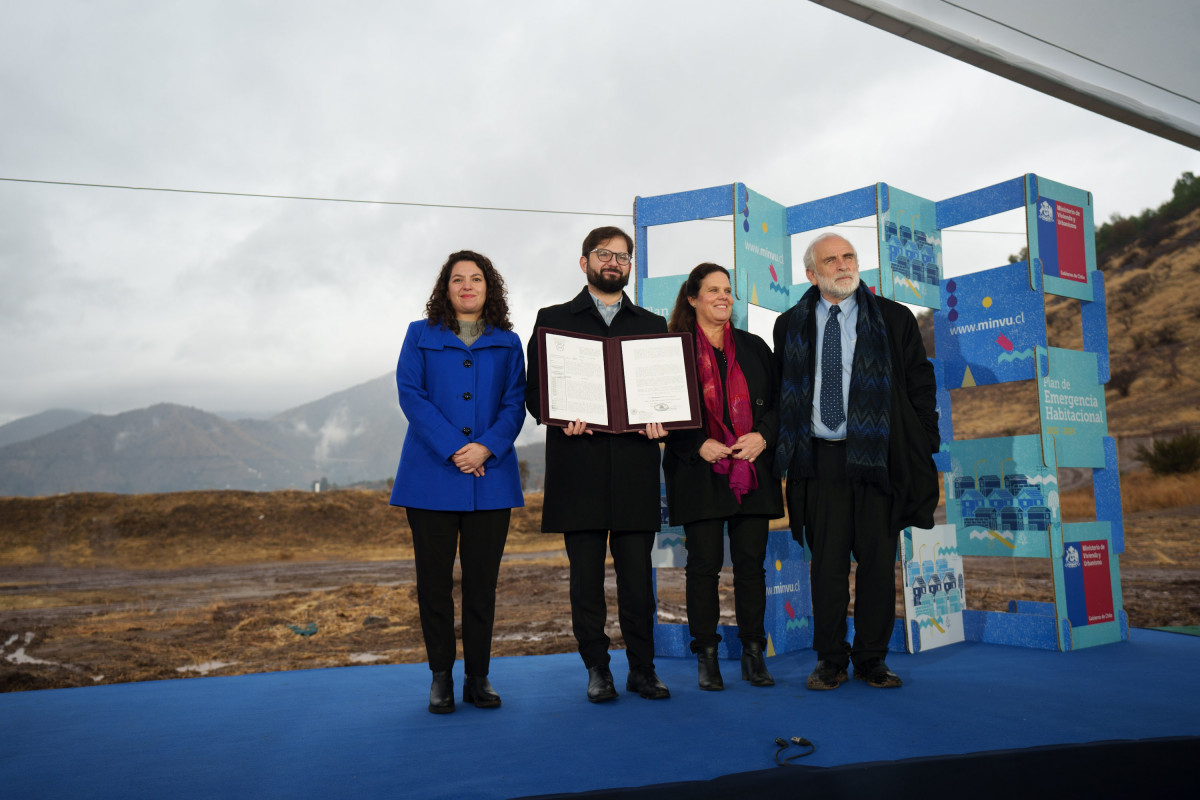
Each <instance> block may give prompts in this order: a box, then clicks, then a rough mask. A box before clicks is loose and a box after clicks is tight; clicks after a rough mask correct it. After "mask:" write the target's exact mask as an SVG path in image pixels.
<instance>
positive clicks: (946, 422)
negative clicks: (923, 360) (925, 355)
mask: <svg viewBox="0 0 1200 800" xmlns="http://www.w3.org/2000/svg"><path fill="white" fill-rule="evenodd" d="M929 363H930V364H932V365H933V375H934V379H935V380H936V381H937V395H936V396H937V405H936V407H935V410H936V411H937V415H938V437H939V438H940V439H941V440H942V444H941V447H940V449H939V450H938V452H936V453H934V454H933V464H934V466H936V467H937V470H938V472H949V471H950V442H952V441H954V414H953V413H952V412H951V410H950V401H951V397H950V387H949V386H948V385H947V384H946V375H945V365H944V364H942V361H941V359H939V358H931V359H929Z"/></svg>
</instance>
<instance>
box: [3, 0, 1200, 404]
mask: <svg viewBox="0 0 1200 800" xmlns="http://www.w3.org/2000/svg"><path fill="white" fill-rule="evenodd" d="M1114 1H1115V0H1114ZM1084 22H1086V20H1084ZM1131 46H1137V43H1133V44H1132V45H1131ZM1146 47H1148V48H1152V47H1153V42H1147V43H1146ZM1181 66H1182V65H1181ZM1189 68H1191V69H1197V68H1198V65H1197V64H1192V65H1191V66H1190V67H1189ZM0 108H2V109H3V123H2V124H0V178H24V179H37V180H45V181H63V182H78V183H95V184H119V185H125V186H148V187H164V188H173V189H198V190H209V191H217V192H245V193H262V194H279V195H305V196H319V197H333V198H349V199H357V200H383V201H404V202H415V203H435V204H436V203H440V204H459V205H473V206H501V207H512V208H522V209H544V210H559V211H577V212H597V213H607V214H618V215H629V214H631V210H632V205H633V198H634V197H635V196H637V195H643V196H647V195H656V194H663V193H669V192H677V191H684V190H690V189H699V188H704V187H708V186H714V185H720V184H728V183H732V182H735V181H741V182H744V183H746V184H747V185H748V186H749V187H750V188H751V189H753V190H755V191H757V192H759V193H761V194H764V195H766V196H768V197H770V198H772V199H774V200H776V201H778V202H781V203H783V204H785V205H794V204H797V203H801V202H806V201H809V200H815V199H819V198H822V197H826V196H829V195H832V194H837V193H840V192H844V191H848V190H851V189H856V188H860V187H862V186H866V185H869V184H873V183H875V182H876V181H883V182H886V183H889V184H890V185H892V186H895V187H897V188H900V189H904V190H906V191H909V192H912V193H915V194H918V195H922V196H924V197H928V198H931V199H934V200H940V199H943V198H946V197H951V196H954V195H957V194H961V193H963V192H967V191H971V190H974V189H978V188H981V187H984V186H988V185H991V184H993V183H997V182H999V181H1003V180H1007V179H1010V178H1014V177H1017V176H1019V175H1021V174H1023V173H1026V172H1034V173H1037V174H1039V175H1043V176H1045V177H1048V178H1051V179H1053V180H1056V181H1058V182H1061V183H1066V184H1069V185H1072V186H1077V187H1080V188H1083V189H1087V190H1090V191H1092V192H1093V195H1094V198H1095V209H1096V215H1095V216H1096V221H1097V224H1099V223H1100V222H1102V221H1104V220H1106V219H1108V218H1109V216H1110V215H1112V214H1113V213H1116V212H1119V213H1123V214H1131V213H1137V212H1139V211H1141V210H1142V209H1143V208H1146V207H1150V206H1157V205H1158V204H1160V203H1161V202H1163V201H1164V200H1166V199H1167V198H1168V197H1169V196H1170V191H1171V186H1172V184H1173V183H1174V181H1175V179H1176V178H1177V177H1178V176H1179V174H1180V173H1181V172H1183V171H1184V170H1191V171H1194V172H1200V154H1198V153H1196V152H1195V151H1192V150H1189V149H1187V148H1184V147H1182V146H1180V145H1175V144H1172V143H1170V142H1167V141H1165V140H1162V139H1158V138H1156V137H1154V136H1151V135H1149V134H1145V133H1141V132H1139V131H1137V130H1134V129H1132V128H1129V127H1126V126H1123V125H1121V124H1119V123H1117V122H1113V121H1111V120H1108V119H1106V118H1103V117H1099V116H1097V115H1095V114H1092V113H1090V112H1087V111H1083V110H1081V109H1077V108H1075V107H1073V106H1070V105H1067V104H1066V103H1063V102H1062V101H1059V100H1055V99H1052V98H1049V97H1045V96H1043V95H1040V94H1038V93H1036V92H1033V91H1031V90H1029V89H1025V88H1023V87H1021V86H1017V85H1015V84H1012V83H1009V82H1008V81H1006V80H1004V79H1002V78H999V77H996V76H993V75H991V74H989V73H986V72H983V71H980V70H978V69H976V68H974V67H970V66H967V65H964V64H961V63H959V62H957V61H954V60H952V59H950V58H947V57H945V56H942V55H940V54H937V53H934V52H932V51H929V50H926V49H925V48H922V47H920V46H918V45H915V44H912V43H910V42H907V41H905V40H903V39H900V38H897V37H895V36H892V35H890V34H887V33H884V32H882V31H879V30H876V29H874V28H871V27H868V26H866V25H863V24H860V23H857V22H855V21H853V20H851V19H849V18H847V17H844V16H842V15H840V14H837V13H835V12H833V11H830V10H828V9H825V8H822V7H820V6H817V5H814V4H812V3H808V2H803V1H802V0H751V1H750V2H739V3H733V2H720V3H718V2H706V1H701V2H697V1H696V0H688V1H687V2H682V1H681V2H653V1H651V0H640V2H605V3H599V2H596V3H575V2H545V3H540V2H539V3H534V2H524V3H521V2H513V3H496V2H475V1H473V0H470V1H466V2H454V3H416V2H354V1H353V0H351V1H347V0H341V2H337V3H333V2H326V3H315V2H297V1H296V0H287V1H286V2H283V1H282V0H281V1H279V2H248V1H245V0H239V1H238V2H234V1H233V0H229V1H228V2H221V1H219V0H194V1H193V2H172V1H171V0H159V1H158V2H60V1H59V0H35V1H30V2H27V1H26V0H4V2H3V4H0ZM603 224H618V225H621V226H623V227H626V228H627V229H629V230H630V232H632V221H631V220H630V219H629V218H624V219H622V218H621V217H608V216H577V215H561V214H542V213H520V212H499V211H476V210H460V209H448V208H423V207H414V206H403V205H372V204H360V203H334V202H312V201H300V200H278V199H260V198H246V197H228V196H217V195H196V194H181V193H164V192H147V191H127V190H118V189H100V188H85V187H75V186H59V185H45V184H36V183H18V182H11V181H0V375H2V376H3V378H2V380H3V389H2V391H0V423H4V422H9V421H11V420H13V419H17V418H19V417H23V416H27V415H30V414H35V413H38V412H41V411H44V410H46V409H50V408H73V409H80V410H85V411H94V412H99V413H106V414H115V413H119V412H122V411H127V410H130V409H135V408H142V407H145V406H149V405H152V404H154V403H158V402H172V403H180V404H184V405H189V406H195V407H198V408H202V409H205V410H208V411H228V410H238V411H246V412H258V413H264V412H276V411H282V410H284V409H287V408H290V407H293V406H297V405H300V404H303V403H306V402H310V401H312V400H316V399H319V398H320V397H323V396H325V395H327V394H330V393H332V392H335V391H339V390H342V389H345V388H348V387H350V386H352V385H354V384H357V383H361V382H363V381H367V380H370V379H373V378H376V377H378V376H380V375H382V374H384V373H387V372H389V371H391V370H392V369H394V366H395V358H396V355H397V353H398V351H399V347H400V342H401V338H402V336H403V331H404V328H405V326H406V325H407V323H408V322H409V321H411V320H413V319H415V318H417V317H418V316H419V315H420V314H421V311H422V308H423V306H424V303H425V300H426V299H427V297H428V295H429V291H430V289H431V287H432V281H433V278H434V275H435V273H436V270H437V269H438V267H439V266H440V265H441V263H442V262H443V261H444V259H445V257H446V256H447V254H449V253H450V252H452V251H454V250H458V249H462V248H470V249H475V250H478V251H480V252H483V253H485V254H487V255H488V256H489V257H491V258H492V259H493V261H495V263H496V265H497V267H498V268H499V269H500V271H501V273H502V274H503V276H504V278H505V280H506V281H507V283H508V286H509V295H510V306H511V308H512V311H513V319H514V322H515V324H516V330H517V332H518V333H519V334H520V336H521V338H522V340H525V339H526V338H527V337H528V335H529V333H530V327H531V325H532V323H533V319H534V315H535V313H536V311H537V309H538V308H539V307H541V306H543V305H548V304H551V303H556V302H561V301H563V300H566V299H568V298H569V297H571V296H573V295H574V294H575V293H577V292H578V291H579V289H580V288H581V287H582V285H583V276H582V274H581V273H580V272H579V267H578V255H579V245H580V242H581V240H582V239H583V236H584V235H585V234H586V232H587V231H588V230H590V229H591V228H592V227H595V226H597V225H603ZM730 225H731V223H728V222H727V223H717V222H703V223H690V224H689V225H686V226H680V227H679V228H678V230H673V231H670V232H666V231H664V232H663V233H662V235H661V236H659V235H658V229H656V230H655V232H654V233H652V235H651V238H650V247H651V255H652V257H653V260H652V274H671V273H675V272H686V271H687V270H688V269H690V267H692V266H694V265H695V263H697V261H698V260H717V261H725V262H731V258H732V235H731V230H730ZM963 227H964V228H968V229H970V230H985V229H989V228H990V229H992V230H998V231H1010V232H1017V234H986V233H969V232H961V233H960V232H956V231H954V230H953V229H952V230H951V231H948V232H947V233H946V236H945V261H946V267H947V272H948V274H960V273H963V272H971V271H975V270H977V269H982V268H986V267H990V266H998V265H999V264H1002V263H1004V262H1005V261H1006V256H1007V255H1008V254H1009V253H1014V252H1016V251H1017V250H1019V249H1020V248H1021V247H1022V246H1023V245H1024V237H1023V233H1020V232H1022V231H1023V228H1024V223H1023V218H1022V216H1021V213H1020V212H1010V214H1006V215H1002V216H1001V217H996V218H992V219H989V220H984V221H981V222H979V223H973V224H970V225H966V226H963ZM847 232H848V233H849V234H850V238H851V239H852V240H853V241H855V243H856V244H858V245H859V248H860V250H868V251H869V250H870V245H871V240H872V238H873V232H872V231H871V230H870V229H866V228H858V229H847ZM804 244H806V242H796V243H795V246H796V248H797V249H796V252H797V256H798V254H799V250H800V248H802V247H803V245H804Z"/></svg>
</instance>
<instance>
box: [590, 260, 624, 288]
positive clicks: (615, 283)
mask: <svg viewBox="0 0 1200 800" xmlns="http://www.w3.org/2000/svg"><path fill="white" fill-rule="evenodd" d="M618 271H619V270H618ZM632 274H633V270H630V271H629V272H626V273H622V274H621V275H619V276H618V277H616V278H606V277H604V272H603V268H601V269H598V270H593V269H592V268H591V267H590V266H589V267H588V271H587V276H588V283H590V284H591V285H592V286H594V287H596V288H597V289H599V290H600V291H602V292H605V293H606V294H612V293H615V292H619V291H622V290H623V289H624V288H625V287H626V286H628V285H629V276H630V275H632Z"/></svg>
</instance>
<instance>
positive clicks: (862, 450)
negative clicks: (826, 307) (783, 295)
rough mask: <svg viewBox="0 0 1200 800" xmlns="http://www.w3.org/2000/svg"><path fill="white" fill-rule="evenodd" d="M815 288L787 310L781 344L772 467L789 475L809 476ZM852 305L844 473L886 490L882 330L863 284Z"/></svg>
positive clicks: (888, 397)
mask: <svg viewBox="0 0 1200 800" xmlns="http://www.w3.org/2000/svg"><path fill="white" fill-rule="evenodd" d="M820 295H821V293H820V290H819V289H818V288H817V287H816V286H813V287H812V288H810V289H809V290H808V291H807V292H806V293H805V294H804V296H803V297H801V298H800V302H798V303H797V304H796V306H795V308H793V309H792V311H791V312H789V313H790V314H791V319H790V320H789V321H788V328H787V339H786V341H785V343H784V359H783V376H782V381H781V391H780V398H779V441H778V442H777V443H776V445H775V469H776V471H779V472H782V471H783V470H787V471H788V473H789V474H790V475H792V476H794V477H801V478H811V477H813V476H814V475H815V474H816V472H815V470H814V469H813V457H812V398H813V364H814V361H813V353H812V347H813V342H812V341H810V340H809V337H808V327H809V320H810V318H811V316H812V314H813V313H814V312H815V310H816V307H817V301H818V299H819V298H820ZM854 297H855V300H856V301H857V303H858V327H857V332H858V341H857V343H856V344H855V346H854V362H853V365H852V367H851V374H850V402H849V408H848V409H847V410H846V475H847V477H848V478H849V479H850V480H853V481H859V482H860V483H865V484H874V485H876V486H878V487H879V488H881V489H883V490H884V491H886V492H890V484H889V482H888V469H887V462H888V436H889V432H890V430H891V415H892V364H891V357H890V355H889V353H890V351H889V349H888V338H887V328H886V327H884V323H883V312H882V311H881V310H880V308H879V303H878V302H877V301H876V299H875V295H874V294H873V293H872V292H871V290H870V289H868V288H867V285H866V284H865V283H861V284H859V287H858V291H857V292H856V293H855V296H854Z"/></svg>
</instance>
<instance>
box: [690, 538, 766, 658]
mask: <svg viewBox="0 0 1200 800" xmlns="http://www.w3.org/2000/svg"><path fill="white" fill-rule="evenodd" d="M725 522H726V520H723V519H706V520H702V521H700V522H690V523H688V524H686V525H684V526H683V532H684V533H685V534H686V535H687V615H688V630H689V632H690V633H691V634H692V652H693V653H696V652H699V651H700V650H701V649H702V648H705V647H712V646H715V645H716V644H717V643H718V642H720V641H721V637H720V636H719V635H718V634H717V622H718V621H719V620H720V615H721V608H720V602H719V600H718V599H717V584H718V583H719V581H720V577H721V567H722V566H724V562H725V533H724V531H725ZM728 522H729V557H730V560H731V561H733V610H734V614H735V615H736V617H737V624H738V638H739V639H741V640H742V644H743V645H744V644H747V643H751V642H757V643H759V644H762V645H765V644H766V643H767V634H766V630H765V629H764V628H763V614H765V613H766V610H767V582H766V570H765V569H764V568H763V561H764V560H765V559H766V557H767V527H768V524H767V518H766V517H743V516H736V517H730V518H729V520H728Z"/></svg>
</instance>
